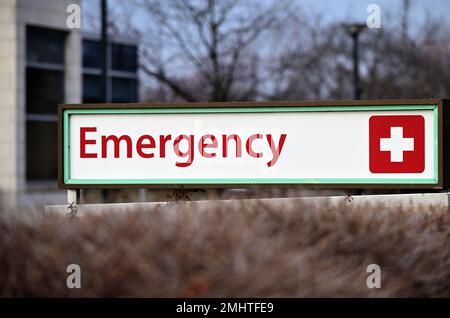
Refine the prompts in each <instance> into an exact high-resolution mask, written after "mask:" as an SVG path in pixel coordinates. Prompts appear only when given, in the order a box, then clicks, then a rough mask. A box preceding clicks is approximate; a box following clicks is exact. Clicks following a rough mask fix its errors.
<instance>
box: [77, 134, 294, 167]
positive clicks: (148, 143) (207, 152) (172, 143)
mask: <svg viewBox="0 0 450 318" xmlns="http://www.w3.org/2000/svg"><path fill="white" fill-rule="evenodd" d="M286 137H287V134H280V136H279V138H278V140H274V139H275V138H274V137H273V136H272V134H270V133H269V134H262V133H255V134H252V135H250V136H248V137H246V138H245V137H241V136H239V135H238V134H222V135H219V136H215V135H213V134H205V135H202V136H200V138H196V137H195V135H186V134H181V135H178V136H172V135H171V134H166V135H158V136H152V135H149V134H144V135H141V136H139V138H137V140H133V138H132V137H131V136H129V135H127V134H124V135H121V136H116V135H101V134H98V133H97V127H80V158H109V157H111V152H108V149H111V147H113V148H112V149H113V151H112V153H113V154H112V157H113V158H121V157H124V156H126V158H133V156H139V157H141V158H145V159H150V158H155V157H159V158H166V156H168V154H169V153H170V152H173V153H174V154H175V155H176V156H177V157H178V158H179V159H178V160H177V161H176V162H175V165H176V166H177V167H181V168H184V167H189V166H190V165H191V164H192V163H193V162H194V158H195V157H196V155H195V153H196V149H197V150H198V154H199V155H200V156H202V157H204V158H216V157H222V158H228V157H232V156H235V157H236V158H241V157H242V156H243V150H242V148H243V145H245V152H246V153H247V155H248V156H250V157H253V158H262V159H266V160H268V161H267V162H266V164H267V166H268V167H269V168H270V167H272V166H274V165H275V164H276V162H277V161H278V159H279V158H280V155H281V152H282V150H283V146H284V143H285V141H286ZM257 143H259V147H258V145H257ZM121 144H122V145H123V144H124V145H126V146H125V149H126V151H125V152H126V154H123V153H121V147H120V146H121ZM99 145H100V149H101V151H98V150H97V151H95V149H99V147H98V146H99ZM96 146H97V147H96ZM263 146H266V147H265V148H267V150H268V151H263V150H261V149H263V148H264V147H263ZM267 146H268V147H267ZM88 148H89V149H88ZM123 148H124V147H123V146H122V149H123ZM134 150H135V151H134ZM269 150H270V151H269ZM231 152H232V153H233V154H230V153H231ZM181 159H185V160H181Z"/></svg>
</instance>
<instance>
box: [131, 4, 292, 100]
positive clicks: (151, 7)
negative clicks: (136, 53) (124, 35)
mask: <svg viewBox="0 0 450 318" xmlns="http://www.w3.org/2000/svg"><path fill="white" fill-rule="evenodd" d="M133 4H134V7H135V8H137V9H138V11H136V12H139V14H141V15H143V14H145V19H147V21H148V23H147V25H148V26H149V30H145V31H142V30H138V29H137V28H135V32H136V33H137V34H138V35H139V37H140V42H141V44H143V45H142V50H141V56H140V67H141V70H142V72H143V73H144V74H145V75H147V76H150V77H151V78H153V79H154V80H156V82H157V83H158V84H159V85H161V84H162V85H163V86H164V88H163V91H164V92H165V93H167V92H168V91H169V92H170V93H171V94H172V96H173V97H174V98H179V99H180V98H181V99H183V100H186V101H191V102H192V101H200V100H209V101H229V100H249V99H253V98H256V97H257V96H258V88H259V85H260V83H261V81H262V80H263V79H262V78H261V76H260V72H259V70H258V68H259V65H260V63H261V59H262V54H261V52H260V51H259V50H258V49H256V46H257V45H256V44H257V43H258V44H259V45H258V46H261V44H262V43H264V41H265V38H264V36H268V33H269V32H270V31H273V30H280V29H281V28H282V26H283V25H284V23H285V21H286V19H287V17H288V16H289V15H290V14H291V11H290V9H289V8H290V7H291V2H288V1H277V2H273V3H271V4H269V5H267V4H266V5H263V3H261V2H257V1H253V0H251V1H250V0H249V1H242V2H241V1H239V0H220V1H218V0H197V1H195V0H185V1H177V0H168V1H152V0H147V1H145V0H137V1H134V3H133ZM157 90H158V91H159V92H161V87H160V86H159V87H157ZM167 90H168V91H167Z"/></svg>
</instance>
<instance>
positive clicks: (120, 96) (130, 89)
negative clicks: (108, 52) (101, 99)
mask: <svg viewBox="0 0 450 318" xmlns="http://www.w3.org/2000/svg"><path fill="white" fill-rule="evenodd" d="M111 93H112V96H111V97H112V102H113V103H135V102H137V81H136V80H135V79H128V78H117V77H113V79H112V87H111Z"/></svg>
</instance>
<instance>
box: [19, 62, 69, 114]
mask: <svg viewBox="0 0 450 318" xmlns="http://www.w3.org/2000/svg"><path fill="white" fill-rule="evenodd" d="M62 102H64V73H63V72H62V71H51V70H45V69H38V68H31V67H27V74H26V103H27V106H26V107H27V113H28V114H56V109H57V105H58V104H59V103H62Z"/></svg>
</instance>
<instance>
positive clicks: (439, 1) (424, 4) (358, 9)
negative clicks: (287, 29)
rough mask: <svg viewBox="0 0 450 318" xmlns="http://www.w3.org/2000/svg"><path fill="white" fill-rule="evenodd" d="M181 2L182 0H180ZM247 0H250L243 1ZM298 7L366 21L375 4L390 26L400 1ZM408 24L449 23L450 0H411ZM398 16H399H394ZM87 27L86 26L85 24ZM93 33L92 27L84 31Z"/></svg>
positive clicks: (331, 1) (311, 0)
mask: <svg viewBox="0 0 450 318" xmlns="http://www.w3.org/2000/svg"><path fill="white" fill-rule="evenodd" d="M82 1H83V2H82V10H83V14H84V15H86V12H90V13H91V14H92V15H94V16H96V17H97V16H98V18H99V15H98V8H99V0H82ZM126 1H128V0H126ZM180 1H183V0H180ZM243 1H250V0H243ZM253 1H254V0H253ZM259 1H272V0H259ZM292 1H293V2H295V3H296V4H298V5H299V6H300V7H301V8H304V9H303V10H304V13H306V14H309V13H312V14H320V15H321V16H322V17H323V19H324V21H325V22H340V21H345V22H353V21H355V22H365V21H366V19H367V17H368V15H369V13H367V12H366V8H367V6H368V5H369V4H372V3H374V4H378V5H379V6H380V9H381V17H382V18H381V20H382V21H381V23H382V26H383V24H385V25H392V24H393V23H398V21H399V20H400V13H401V12H402V10H401V9H402V7H403V0H292ZM124 2H125V0H109V3H110V4H109V5H110V6H114V7H115V8H118V7H120V4H121V3H124ZM410 3H411V4H410V14H409V25H410V27H411V29H412V31H414V28H415V27H418V26H420V25H421V23H423V22H424V21H425V17H426V16H427V15H429V16H430V18H432V19H433V20H437V19H440V21H442V23H445V24H447V25H448V26H450V0H410ZM397 17H398V18H397ZM86 27H88V26H87V25H86ZM85 31H87V32H94V31H95V30H91V29H88V30H85Z"/></svg>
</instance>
